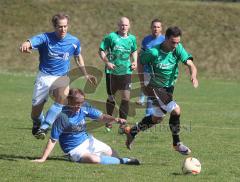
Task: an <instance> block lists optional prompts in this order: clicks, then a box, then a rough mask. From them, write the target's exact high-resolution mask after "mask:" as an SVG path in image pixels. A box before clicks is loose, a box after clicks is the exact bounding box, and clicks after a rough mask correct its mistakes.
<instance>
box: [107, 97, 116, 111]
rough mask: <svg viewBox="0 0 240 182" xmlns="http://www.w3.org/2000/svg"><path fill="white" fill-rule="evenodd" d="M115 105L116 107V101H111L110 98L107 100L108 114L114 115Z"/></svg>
mask: <svg viewBox="0 0 240 182" xmlns="http://www.w3.org/2000/svg"><path fill="white" fill-rule="evenodd" d="M114 107H115V101H110V100H109V99H107V102H106V110H107V114H109V115H112V114H113V110H114Z"/></svg>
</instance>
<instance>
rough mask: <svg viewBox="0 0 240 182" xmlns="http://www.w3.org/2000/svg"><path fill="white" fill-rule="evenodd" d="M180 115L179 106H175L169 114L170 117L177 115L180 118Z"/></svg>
mask: <svg viewBox="0 0 240 182" xmlns="http://www.w3.org/2000/svg"><path fill="white" fill-rule="evenodd" d="M180 114H181V109H180V107H179V106H177V107H176V108H174V109H173V110H172V112H171V115H178V116H180Z"/></svg>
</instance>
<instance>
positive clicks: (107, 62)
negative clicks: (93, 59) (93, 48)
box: [99, 50, 116, 70]
mask: <svg viewBox="0 0 240 182" xmlns="http://www.w3.org/2000/svg"><path fill="white" fill-rule="evenodd" d="M99 56H100V58H101V60H102V61H103V62H104V63H105V64H106V66H107V68H108V69H110V70H114V69H115V67H116V66H115V64H113V63H111V62H110V61H109V60H108V58H107V55H106V53H105V52H104V51H103V50H99Z"/></svg>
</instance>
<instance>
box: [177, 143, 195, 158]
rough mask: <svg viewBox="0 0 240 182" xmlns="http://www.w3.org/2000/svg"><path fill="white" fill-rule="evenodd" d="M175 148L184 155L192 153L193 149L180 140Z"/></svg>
mask: <svg viewBox="0 0 240 182" xmlns="http://www.w3.org/2000/svg"><path fill="white" fill-rule="evenodd" d="M173 148H174V149H175V150H176V151H178V152H179V153H180V154H182V155H189V154H191V150H190V149H189V148H188V147H187V146H185V145H183V143H182V142H178V143H177V145H176V146H173Z"/></svg>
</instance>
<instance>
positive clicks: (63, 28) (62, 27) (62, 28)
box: [55, 18, 68, 39]
mask: <svg viewBox="0 0 240 182" xmlns="http://www.w3.org/2000/svg"><path fill="white" fill-rule="evenodd" d="M67 30H68V20H67V19H66V18H64V19H60V20H59V21H58V23H57V25H56V27H55V32H56V34H57V36H58V37H59V38H61V39H62V38H64V37H65V36H66V34H67Z"/></svg>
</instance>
